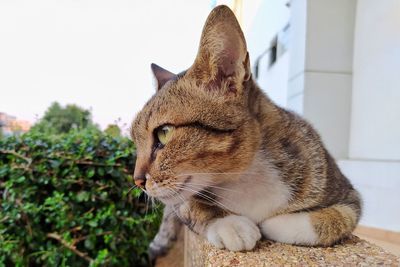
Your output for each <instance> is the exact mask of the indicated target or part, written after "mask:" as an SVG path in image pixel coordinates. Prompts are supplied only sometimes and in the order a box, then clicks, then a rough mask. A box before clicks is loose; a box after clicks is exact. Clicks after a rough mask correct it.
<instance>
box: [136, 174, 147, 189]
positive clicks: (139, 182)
mask: <svg viewBox="0 0 400 267" xmlns="http://www.w3.org/2000/svg"><path fill="white" fill-rule="evenodd" d="M133 180H135V185H136V186H137V187H140V188H142V189H146V177H145V175H144V174H143V175H140V176H134V177H133Z"/></svg>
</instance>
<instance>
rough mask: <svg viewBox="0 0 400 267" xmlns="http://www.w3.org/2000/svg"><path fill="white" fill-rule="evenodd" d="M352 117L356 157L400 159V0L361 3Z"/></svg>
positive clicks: (353, 154) (367, 0)
mask: <svg viewBox="0 0 400 267" xmlns="http://www.w3.org/2000/svg"><path fill="white" fill-rule="evenodd" d="M351 121H352V126H351V136H350V138H351V144H350V157H351V158H357V159H372V160H398V161H400V1H398V0H380V1H376V0H360V1H358V5H357V21H356V32H355V43H354V74H353V99H352V117H351ZM399 179H400V177H399Z"/></svg>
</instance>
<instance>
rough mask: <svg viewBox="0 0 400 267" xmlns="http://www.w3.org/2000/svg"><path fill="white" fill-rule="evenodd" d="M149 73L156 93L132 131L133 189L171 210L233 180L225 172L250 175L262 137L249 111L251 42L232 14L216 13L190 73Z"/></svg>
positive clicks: (218, 9)
mask: <svg viewBox="0 0 400 267" xmlns="http://www.w3.org/2000/svg"><path fill="white" fill-rule="evenodd" d="M152 70H153V73H154V75H155V78H156V80H157V92H156V94H155V95H154V96H153V97H152V98H151V99H150V100H149V101H148V102H147V104H146V105H145V106H144V107H143V109H142V110H141V111H140V113H139V114H138V115H137V117H136V118H135V120H134V122H133V124H132V138H133V140H134V142H135V144H136V146H137V160H136V167H135V173H134V179H135V182H136V184H138V185H139V186H141V187H145V189H146V191H147V193H148V194H150V195H151V196H154V197H156V198H158V199H160V200H161V201H163V202H165V203H169V204H171V203H177V202H180V201H183V200H185V199H187V198H188V197H190V196H192V195H193V194H195V193H196V192H198V191H201V190H202V188H205V187H207V186H209V185H215V184H219V183H220V182H224V181H226V180H227V179H233V178H232V177H234V175H232V176H230V175H220V174H221V173H240V172H242V171H244V170H245V169H246V168H248V166H249V164H251V162H252V160H253V158H254V155H255V153H256V150H257V148H258V146H259V140H260V136H259V135H260V130H259V126H258V123H257V122H256V120H255V118H254V116H253V115H252V114H251V112H250V111H249V101H248V95H249V92H248V90H246V89H247V88H246V84H247V83H249V82H250V79H251V72H250V66H249V56H248V53H247V49H246V42H245V39H244V36H243V33H242V31H241V29H240V26H239V23H238V22H237V20H236V18H235V16H234V14H233V13H232V11H231V10H230V9H229V8H228V7H226V6H219V7H216V8H215V9H214V10H213V11H212V12H211V14H210V15H209V17H208V19H207V21H206V24H205V26H204V29H203V33H202V36H201V40H200V47H199V51H198V55H197V57H196V59H195V62H194V63H193V65H192V66H191V67H190V68H189V69H188V70H187V71H185V72H183V73H181V74H178V75H175V74H173V73H171V72H169V71H167V70H164V69H162V68H161V67H158V66H157V65H154V64H153V65H152Z"/></svg>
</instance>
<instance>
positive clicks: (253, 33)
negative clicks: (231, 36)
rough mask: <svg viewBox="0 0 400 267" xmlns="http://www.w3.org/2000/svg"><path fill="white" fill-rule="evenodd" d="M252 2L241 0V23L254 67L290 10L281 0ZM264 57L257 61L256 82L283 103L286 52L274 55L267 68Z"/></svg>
mask: <svg viewBox="0 0 400 267" xmlns="http://www.w3.org/2000/svg"><path fill="white" fill-rule="evenodd" d="M252 3H253V2H245V1H244V16H243V19H244V21H243V23H242V25H243V26H244V33H245V36H246V40H247V49H248V51H249V54H250V62H251V65H252V66H254V62H255V60H256V59H257V57H258V56H259V55H260V54H262V53H263V52H264V51H265V50H266V49H267V48H269V47H270V45H271V41H272V39H273V38H274V37H275V36H276V34H277V33H278V32H280V31H281V30H282V29H283V27H285V25H286V24H287V23H288V21H289V16H290V9H289V8H288V7H287V6H286V5H285V4H286V1H283V0H267V1H265V0H264V1H261V2H257V3H258V5H254V3H255V2H254V3H253V4H252ZM268 58H269V56H268V55H266V56H265V57H263V60H262V61H261V64H260V69H259V78H258V80H257V82H258V84H259V85H260V87H261V88H262V89H263V90H264V91H265V92H266V93H267V94H268V95H269V97H270V98H271V99H272V100H273V101H275V103H277V104H278V105H281V106H286V102H287V84H288V83H287V81H288V72H289V53H288V52H286V53H285V54H284V55H282V56H281V57H280V58H278V60H277V62H276V63H275V64H274V65H273V66H271V67H269V66H268Z"/></svg>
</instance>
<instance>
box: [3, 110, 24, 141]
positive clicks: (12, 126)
mask: <svg viewBox="0 0 400 267" xmlns="http://www.w3.org/2000/svg"><path fill="white" fill-rule="evenodd" d="M31 126H32V125H31V123H30V122H29V121H26V120H18V119H17V118H16V117H15V116H11V115H8V114H7V113H4V112H0V131H1V132H2V133H3V135H5V136H10V135H15V134H16V135H18V134H22V133H26V132H27V131H29V129H30V128H31Z"/></svg>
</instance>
